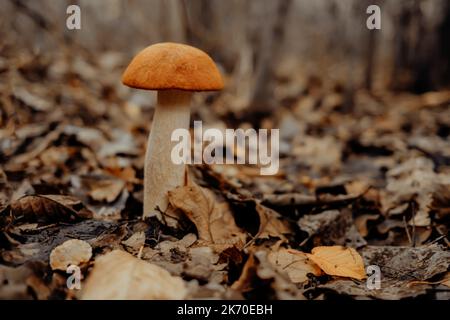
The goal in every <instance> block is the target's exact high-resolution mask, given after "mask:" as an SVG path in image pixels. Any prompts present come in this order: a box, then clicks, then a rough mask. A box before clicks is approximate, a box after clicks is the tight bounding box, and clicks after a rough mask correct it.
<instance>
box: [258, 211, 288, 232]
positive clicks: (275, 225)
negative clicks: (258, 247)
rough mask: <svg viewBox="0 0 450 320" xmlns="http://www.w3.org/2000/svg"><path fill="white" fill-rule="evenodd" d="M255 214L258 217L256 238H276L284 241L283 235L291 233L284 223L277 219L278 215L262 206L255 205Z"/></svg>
mask: <svg viewBox="0 0 450 320" xmlns="http://www.w3.org/2000/svg"><path fill="white" fill-rule="evenodd" d="M256 212H258V215H259V221H260V224H259V230H258V238H262V239H263V238H269V237H277V238H280V239H285V237H284V235H285V234H289V233H291V229H290V228H289V225H288V223H287V222H286V221H282V220H281V219H279V216H280V215H279V214H278V213H277V212H276V211H274V210H272V209H270V208H268V207H266V206H264V205H262V204H259V203H256Z"/></svg>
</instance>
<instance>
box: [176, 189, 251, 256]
mask: <svg viewBox="0 0 450 320" xmlns="http://www.w3.org/2000/svg"><path fill="white" fill-rule="evenodd" d="M168 194H169V202H170V204H171V205H172V206H173V207H174V208H176V209H180V210H181V211H182V212H183V213H184V214H186V216H187V217H188V218H189V219H190V220H191V221H192V222H193V223H194V224H195V226H196V227H197V232H198V236H199V240H201V241H204V242H205V243H209V244H214V245H218V246H216V249H218V250H219V251H220V250H222V249H225V248H227V247H230V246H233V245H236V246H238V247H242V246H243V245H244V243H245V238H246V235H245V234H244V233H243V232H242V231H241V230H240V229H239V228H238V227H237V226H236V223H235V221H234V218H233V215H232V213H231V211H230V208H229V205H228V204H227V203H226V202H222V203H219V202H217V201H216V199H215V198H214V194H213V193H212V192H211V191H210V190H208V189H205V188H202V187H200V186H198V185H196V184H195V183H194V182H190V183H189V185H187V186H184V187H178V188H176V189H174V190H172V191H169V193H168Z"/></svg>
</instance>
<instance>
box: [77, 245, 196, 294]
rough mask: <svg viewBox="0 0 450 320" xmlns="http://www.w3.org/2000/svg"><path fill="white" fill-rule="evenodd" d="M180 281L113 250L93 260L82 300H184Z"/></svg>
mask: <svg viewBox="0 0 450 320" xmlns="http://www.w3.org/2000/svg"><path fill="white" fill-rule="evenodd" d="M186 295H187V289H186V286H185V284H184V282H183V280H182V279H181V278H179V277H174V276H172V275H170V273H169V272H167V271H166V270H164V269H163V268H161V267H158V266H156V265H154V264H151V263H148V262H145V261H143V260H140V259H138V258H136V257H134V256H132V255H131V254H129V253H126V252H125V251H121V250H114V251H112V252H110V253H107V254H105V255H103V256H101V257H99V258H97V259H96V260H95V266H94V268H93V269H92V271H91V273H90V274H89V276H88V278H87V280H86V283H85V285H84V289H83V291H82V294H81V299H82V300H138V299H142V300H154V299H160V300H166V299H176V300H179V299H184V298H185V297H186Z"/></svg>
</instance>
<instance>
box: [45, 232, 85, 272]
mask: <svg viewBox="0 0 450 320" xmlns="http://www.w3.org/2000/svg"><path fill="white" fill-rule="evenodd" d="M91 257H92V248H91V245H90V244H89V243H87V242H86V241H83V240H78V239H72V240H67V241H66V242H64V243H63V244H61V245H59V246H57V247H56V248H54V249H53V250H52V252H51V253H50V266H51V267H52V270H63V271H66V269H67V267H68V266H70V265H76V266H78V265H80V264H83V263H85V262H88V261H89V260H90V259H91Z"/></svg>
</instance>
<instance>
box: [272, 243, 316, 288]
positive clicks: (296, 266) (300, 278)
mask: <svg viewBox="0 0 450 320" xmlns="http://www.w3.org/2000/svg"><path fill="white" fill-rule="evenodd" d="M267 258H268V260H269V261H270V263H272V264H273V265H274V266H275V267H276V268H277V269H278V270H279V271H282V272H286V273H287V274H288V276H289V278H290V279H291V281H292V282H293V283H303V282H305V281H307V280H308V274H310V273H311V274H313V275H315V276H320V275H321V274H322V270H321V269H320V268H319V267H318V266H317V265H316V264H315V263H314V262H312V261H311V260H310V259H309V258H308V256H307V255H306V254H305V253H303V252H301V251H297V250H292V249H285V248H279V249H278V250H276V251H271V252H270V253H269V254H268V256H267Z"/></svg>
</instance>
